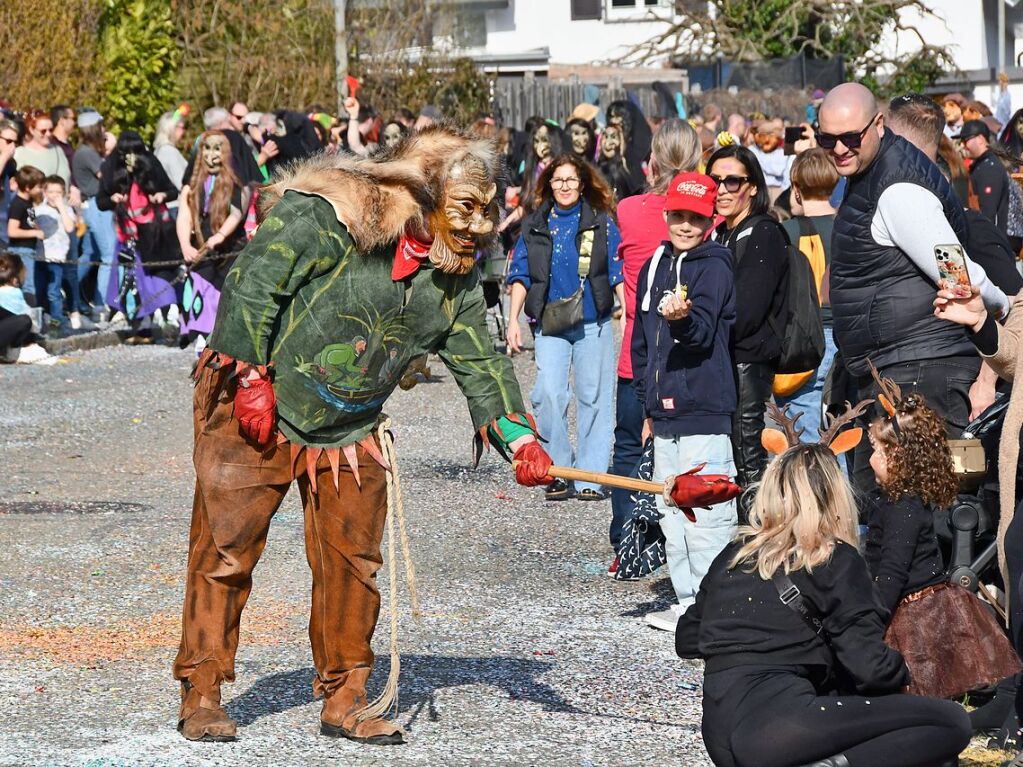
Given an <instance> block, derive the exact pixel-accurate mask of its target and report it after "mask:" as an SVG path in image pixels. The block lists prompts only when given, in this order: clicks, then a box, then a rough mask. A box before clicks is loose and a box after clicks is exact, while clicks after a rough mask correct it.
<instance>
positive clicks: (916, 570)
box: [865, 371, 1020, 698]
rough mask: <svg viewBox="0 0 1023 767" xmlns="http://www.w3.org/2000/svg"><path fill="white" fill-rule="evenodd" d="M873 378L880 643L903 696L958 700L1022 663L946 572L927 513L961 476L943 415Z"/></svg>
mask: <svg viewBox="0 0 1023 767" xmlns="http://www.w3.org/2000/svg"><path fill="white" fill-rule="evenodd" d="M874 376H875V378H876V379H877V381H878V386H879V387H880V389H881V394H880V395H879V397H878V399H879V401H880V403H881V405H882V407H883V408H884V415H882V416H881V417H879V418H877V419H875V420H874V421H873V422H872V423H871V425H870V432H869V435H870V444H871V446H872V447H873V448H874V453H873V455H872V456H871V457H870V466H871V468H872V469H873V470H874V475H875V476H876V477H877V483H878V486H879V488H880V489H879V490H878V491H876V492H875V493H874V494H873V495H872V496H871V498H870V502H869V503H868V511H867V523H868V533H867V545H866V552H865V556H866V560H867V566H868V568H869V569H870V573H871V575H872V576H873V578H874V583H875V584H876V587H877V592H878V595H879V596H880V598H881V602H882V604H883V605H884V607H885V608H886V609H887V610H888V611H889V612H890V613H891V622H890V624H889V627H888V631H887V634H886V635H885V641H887V642H888V644H889V645H890V646H891V647H893V648H895V649H896V650H898V651H899V652H900V653H902V655H903V657H904V658H905V659H906V665H907V666H908V667H909V670H910V673H911V675H912V678H913V681H912V683H911V684H910V692H912V693H915V694H917V695H927V696H930V697H934V698H954V697H959V696H961V695H964V694H965V693H967V692H970V691H971V690H977V689H981V688H983V687H987V686H989V685H990V684H993V683H994V682H997V681H998V680H999V679H1003V678H1005V677H1008V676H1011V675H1013V674H1015V673H1017V672H1018V671H1019V670H1020V663H1019V659H1018V658H1017V657H1016V652H1015V651H1014V650H1013V649H1012V645H1011V644H1010V642H1009V639H1008V637H1007V636H1006V635H1005V632H1004V631H1002V629H1001V628H1000V627H999V626H998V622H997V621H996V620H995V618H994V616H993V615H992V614H991V612H990V611H989V610H987V609H986V608H985V607H984V605H982V604H981V602H980V600H979V599H978V598H977V597H976V596H974V595H973V594H971V593H970V592H968V591H967V590H966V589H964V588H962V587H961V586H957V585H955V584H952V583H949V582H948V578H947V576H946V574H945V565H944V562H943V561H942V556H941V550H940V549H939V548H938V539H937V537H936V535H935V532H934V519H933V517H934V512H935V511H936V510H938V509H942V508H946V507H948V506H949V505H950V504H951V503H952V501H953V500H955V497H956V493H957V491H958V481H957V479H956V476H955V474H954V472H953V468H952V454H951V452H950V451H949V448H948V442H946V432H945V423H944V421H943V420H942V419H941V417H940V416H938V415H937V413H935V412H934V411H933V410H931V408H929V407H928V406H927V403H926V402H925V401H924V399H923V397H922V396H920V395H919V394H916V393H912V394H909V395H908V396H906V397H905V398H903V397H902V395H901V391H900V389H899V387H898V386H897V385H896V384H895V383H894V382H892V381H891V380H889V379H887V378H879V377H878V376H877V372H876V371H874Z"/></svg>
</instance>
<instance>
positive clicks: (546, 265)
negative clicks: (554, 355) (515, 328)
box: [522, 200, 614, 320]
mask: <svg viewBox="0 0 1023 767" xmlns="http://www.w3.org/2000/svg"><path fill="white" fill-rule="evenodd" d="M552 205H553V203H547V204H546V205H544V206H543V207H542V208H540V209H539V210H535V211H533V212H532V213H531V214H530V215H529V216H528V217H527V218H526V220H525V222H524V224H523V226H522V239H523V241H524V242H525V244H526V261H527V263H528V264H529V282H530V285H529V291H528V292H527V293H526V304H525V310H526V314H527V315H528V316H530V317H532V318H533V319H534V320H539V319H540V317H541V315H542V314H543V308H544V306H546V304H547V291H548V290H549V287H550V281H551V257H552V255H553V251H554V244H553V243H552V242H551V233H550V228H549V226H548V225H547V216H548V215H549V214H550V212H551V206H552ZM588 229H593V230H595V231H594V233H593V249H592V250H591V251H590V274H589V282H590V290H591V291H592V292H593V303H594V304H595V305H596V307H597V316H598V317H606V316H607V315H608V314H610V313H611V307H612V306H614V297H613V295H612V291H611V282H610V280H609V278H608V275H607V214H606V213H598V212H596V211H594V210H593V208H592V207H590V204H589V203H588V202H586V200H583V201H582V210H581V211H580V212H579V231H578V232H577V233H576V235H575V245H576V250H578V248H579V244H580V242H581V240H582V234H583V232H585V231H586V230H588Z"/></svg>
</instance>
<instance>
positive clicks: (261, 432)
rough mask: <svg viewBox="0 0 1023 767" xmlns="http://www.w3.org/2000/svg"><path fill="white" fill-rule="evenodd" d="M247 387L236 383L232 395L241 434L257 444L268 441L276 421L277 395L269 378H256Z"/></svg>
mask: <svg viewBox="0 0 1023 767" xmlns="http://www.w3.org/2000/svg"><path fill="white" fill-rule="evenodd" d="M248 384H249V385H248V387H246V386H244V384H243V383H242V382H239V383H238V391H237V392H236V393H235V395H234V417H235V418H237V419H238V425H239V426H240V427H241V430H242V434H244V435H245V436H246V437H248V438H249V439H251V440H252V441H253V442H255V443H256V444H257V445H260V446H264V445H268V444H269V443H270V438H271V437H272V436H273V432H274V425H275V423H276V421H277V397H276V396H275V395H274V387H273V385H272V384H271V383H270V379H269V378H257V379H255V380H252V381H249V382H248Z"/></svg>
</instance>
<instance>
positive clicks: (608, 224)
mask: <svg viewBox="0 0 1023 767" xmlns="http://www.w3.org/2000/svg"><path fill="white" fill-rule="evenodd" d="M534 205H535V210H534V212H533V213H531V214H530V215H528V216H527V217H526V219H525V221H524V222H523V225H522V236H521V237H519V240H518V242H517V243H516V245H515V250H514V252H513V253H512V259H511V266H510V268H509V270H508V284H509V285H510V286H511V287H510V289H511V314H510V318H511V321H510V322H509V323H508V348H509V349H511V351H513V352H517V351H521V350H522V331H521V329H520V327H519V323H518V317H519V314H520V313H521V312H522V310H523V307H524V308H525V311H526V314H527V315H528V316H529V317H530V318H531V319H533V320H535V321H536V322H537V333H536V341H535V343H536V347H535V348H536V366H537V375H536V386H535V387H534V388H533V392H532V395H531V398H532V401H533V412H534V413H535V414H536V419H537V423H538V424H539V430H540V433H541V434H543V435H544V436H545V437H546V438H547V439H548V441H549V442H548V450H549V451H550V454H551V457H552V458H553V459H554V462H555V463H556V464H558V465H560V466H575V467H577V468H580V469H584V470H587V471H606V470H607V461H608V453H609V452H610V447H611V432H612V427H613V425H614V409H613V407H612V401H613V396H614V394H613V392H614V385H615V371H614V358H615V349H614V331H613V328H612V323H611V322H610V319H611V309H612V306H613V305H614V294H615V293H617V294H618V301H619V303H621V304H622V305H624V303H625V298H624V293H623V286H622V266H621V262H620V261H618V260H617V259H616V258H615V256H616V254H617V252H618V243H619V240H620V235H619V233H618V227H617V225H616V224H615V221H614V207H615V203H614V196H613V195H612V194H611V190H610V189H609V188H608V186H607V183H606V182H605V181H604V180H603V178H601V176H600V174H599V173H597V172H596V171H595V170H594V169H593V166H592V165H590V164H589V163H588V162H586V161H585V160H580V159H579V158H578V157H576V156H575V155H573V154H561V155H558V156H557V157H555V158H554V160H553V161H551V162H550V163H549V164H548V165H547V166H546V168H544V171H543V173H541V175H540V178H539V180H538V181H537V184H536V198H535V202H534ZM570 369H574V386H575V397H576V425H577V433H578V442H577V444H578V446H579V449H578V452H576V451H575V450H573V448H572V443H571V442H570V440H569V434H568V406H569V403H570V399H571V395H572V388H571V386H570V383H569V371H570ZM576 491H578V494H577V497H578V498H579V499H581V500H587V501H599V500H603V499H604V497H605V496H604V494H603V493H602V492H601V490H600V486H599V485H594V484H592V483H579V485H578V486H577V487H576V488H573V487H572V486H571V485H569V484H566V483H565V482H563V481H561V480H557V481H555V482H554V483H553V484H551V485H550V486H549V487H548V489H547V492H546V495H547V499H548V500H564V499H566V498H570V497H572V496H573V495H574V494H576Z"/></svg>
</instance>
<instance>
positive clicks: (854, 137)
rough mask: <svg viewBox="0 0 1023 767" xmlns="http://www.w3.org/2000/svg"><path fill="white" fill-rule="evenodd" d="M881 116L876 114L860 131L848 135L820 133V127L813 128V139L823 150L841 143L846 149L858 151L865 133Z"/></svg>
mask: <svg viewBox="0 0 1023 767" xmlns="http://www.w3.org/2000/svg"><path fill="white" fill-rule="evenodd" d="M880 116H881V113H880V112H878V113H877V114H876V115H874V116H873V117H871V118H870V122H869V123H867V124H866V125H865V126H864V128H863V130H861V131H850V132H849V133H822V132H821V129H820V126H819V125H818V126H816V127H815V128H814V137H815V138H816V139H817V145H818V146H820V147H821V148H823V149H834V148H835V147H836V146H838V142H839V141H841V142H842V146H844V147H845V148H846V149H859V148H860V145H861V144H862V143H863V137H864V136H866V135H867V131H868V130H870V126H872V125H873V124H874V123H875V122H877V118H878V117H880Z"/></svg>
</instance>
